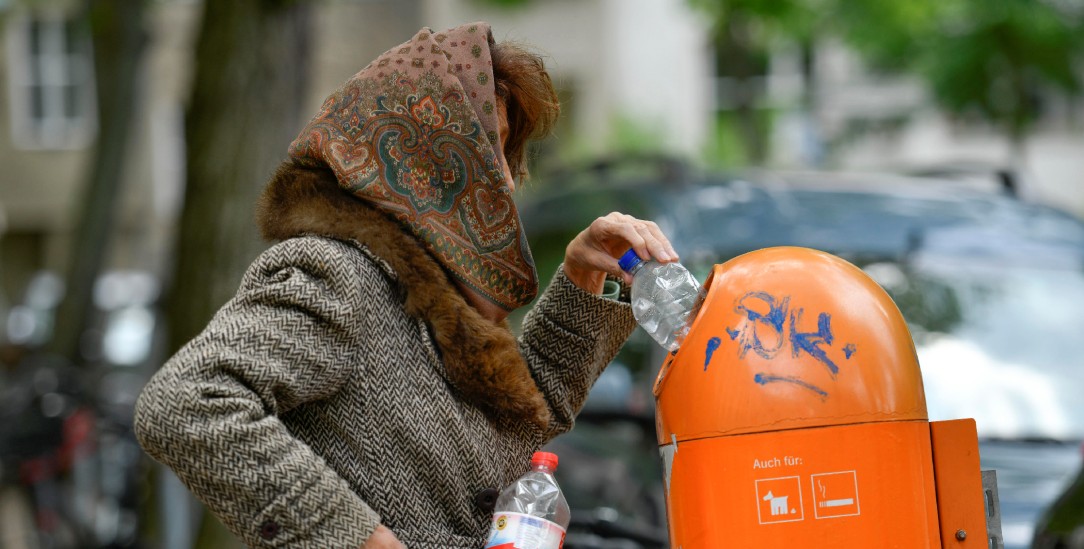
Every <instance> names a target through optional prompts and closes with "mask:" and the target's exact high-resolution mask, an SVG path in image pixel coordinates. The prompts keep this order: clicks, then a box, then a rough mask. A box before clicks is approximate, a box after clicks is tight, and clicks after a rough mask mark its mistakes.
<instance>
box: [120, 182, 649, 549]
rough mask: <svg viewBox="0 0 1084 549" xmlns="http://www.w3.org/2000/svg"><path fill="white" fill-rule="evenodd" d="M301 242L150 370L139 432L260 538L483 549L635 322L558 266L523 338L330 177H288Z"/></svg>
mask: <svg viewBox="0 0 1084 549" xmlns="http://www.w3.org/2000/svg"><path fill="white" fill-rule="evenodd" d="M261 224H262V229H263V231H264V233H265V235H266V236H269V237H271V238H275V239H283V241H282V242H281V243H279V244H277V245H275V246H273V247H272V248H270V249H269V250H268V251H267V252H265V253H264V254H263V255H262V256H260V257H259V259H257V260H256V261H255V262H254V263H253V265H252V266H251V267H250V268H249V270H248V272H247V273H246V274H245V276H244V279H243V280H242V282H241V286H240V289H239V290H238V292H237V295H236V296H235V297H234V298H233V299H232V300H231V301H230V302H229V303H227V304H226V305H225V306H224V307H223V308H222V309H221V310H220V311H219V312H218V314H217V315H216V316H215V317H214V319H213V320H212V321H211V323H210V324H209V325H208V326H207V328H206V329H205V330H204V332H203V333H201V334H200V335H199V336H198V337H196V338H195V339H194V340H192V341H191V342H190V343H189V344H188V345H186V346H185V347H184V348H183V349H181V350H180V351H179V352H178V353H177V354H176V355H175V356H174V357H173V358H172V359H171V360H170V361H169V362H168V363H167V364H166V365H165V366H164V367H163V368H162V369H161V370H160V371H159V372H158V373H157V374H156V375H155V376H154V378H153V379H152V380H151V381H150V383H149V384H148V385H147V387H146V388H145V389H144V392H143V394H142V395H141V397H140V399H139V402H138V405H137V408H136V433H137V435H138V437H139V440H140V442H141V443H142V445H143V447H144V448H145V449H146V450H147V452H148V453H149V454H151V455H152V456H153V457H154V458H156V459H158V460H159V461H161V462H163V463H165V464H166V465H168V466H169V467H171V468H172V469H173V470H174V471H176V472H177V474H178V475H179V476H180V478H181V479H182V480H183V481H184V482H185V484H186V485H187V486H188V487H189V488H190V489H191V490H192V491H193V492H194V493H195V494H196V495H197V496H198V497H199V498H200V499H201V500H203V501H204V502H205V503H206V504H207V505H208V507H209V508H210V509H211V510H212V511H213V512H214V513H215V514H216V515H217V516H219V517H220V518H221V519H222V520H223V521H224V522H225V524H226V525H227V526H229V527H230V529H231V530H232V531H233V532H234V533H235V534H236V535H238V536H239V537H241V538H242V539H243V540H244V541H245V542H246V543H247V544H248V545H250V546H253V547H313V548H333V547H355V548H356V547H360V546H361V545H362V544H363V543H364V541H365V539H366V538H367V537H368V536H369V534H370V533H371V532H372V531H373V529H374V528H375V527H376V526H377V524H379V523H383V524H385V525H386V526H388V527H389V528H391V529H392V530H393V531H394V532H395V534H396V535H397V536H398V537H399V539H400V540H401V541H402V542H403V543H404V544H405V545H406V546H407V547H408V548H410V549H448V548H463V549H468V548H470V549H478V548H480V547H481V545H482V543H483V541H484V538H485V535H486V532H487V528H488V524H489V520H490V513H491V509H490V508H489V507H488V506H487V503H488V504H490V505H491V504H492V499H489V500H488V501H486V502H483V501H482V500H484V499H486V498H480V497H477V496H478V495H479V494H485V493H486V490H487V489H489V490H490V491H489V494H490V495H491V494H492V489H499V488H501V487H504V486H506V485H507V484H509V483H510V482H512V481H513V480H514V479H515V478H517V477H518V476H519V475H520V474H521V473H522V472H523V471H524V470H525V468H526V466H527V462H528V460H529V457H530V454H531V452H533V451H534V450H536V449H538V448H539V447H541V446H542V445H543V444H544V443H545V442H546V441H548V440H549V439H550V438H552V437H553V436H555V435H557V434H559V433H561V432H563V431H565V430H567V429H569V428H570V427H571V425H572V421H573V417H574V416H575V414H576V413H577V411H578V410H579V409H580V407H581V406H582V404H583V402H584V400H585V398H586V395H587V392H588V389H589V388H590V386H591V384H592V383H593V382H594V381H595V379H596V378H597V377H598V375H599V374H600V373H601V371H602V369H603V368H604V367H605V365H606V364H607V363H608V362H609V361H610V360H611V358H612V357H613V356H614V354H616V352H617V350H618V348H619V347H620V345H621V344H622V343H623V342H624V340H625V339H626V338H627V336H628V335H629V333H630V332H631V331H632V329H633V327H634V321H633V319H632V315H631V312H630V310H629V307H628V305H627V304H624V303H619V302H617V301H614V300H608V299H603V298H600V297H598V296H594V295H590V294H588V293H586V292H584V291H582V290H580V289H579V288H577V287H576V286H574V285H573V284H571V283H570V282H569V281H568V279H567V278H565V277H564V276H563V274H562V273H560V272H559V273H558V274H557V276H556V277H555V279H554V281H553V283H552V284H551V285H550V287H549V288H548V289H547V290H546V291H545V292H544V293H543V295H542V297H541V298H540V300H539V302H538V303H537V305H536V306H535V307H534V309H533V310H532V311H531V312H530V313H529V314H528V316H527V318H526V320H525V321H524V327H523V331H522V332H523V333H522V336H521V337H520V338H519V339H518V341H517V340H516V339H515V338H514V337H513V336H512V334H511V332H510V331H509V330H508V328H507V326H499V325H495V324H493V323H492V322H489V321H487V320H485V319H483V318H482V317H480V316H479V315H478V314H477V313H476V312H475V311H474V309H473V308H471V307H470V306H468V305H467V304H466V302H465V301H464V300H463V299H462V297H461V296H460V295H459V294H458V292H457V291H456V290H455V289H454V287H453V286H452V285H451V283H450V282H449V280H448V279H447V277H446V276H445V275H444V274H443V271H442V270H441V269H440V267H438V266H437V265H436V263H435V262H433V261H432V260H431V259H430V258H429V257H428V256H427V255H426V254H425V252H423V251H422V250H421V248H420V247H419V246H418V245H417V243H416V242H415V241H414V240H413V239H412V238H411V237H409V236H407V235H406V234H405V233H403V232H402V231H401V230H399V228H398V226H397V225H396V224H395V223H394V222H392V221H390V220H388V219H386V218H384V217H383V216H382V215H381V214H379V213H377V212H375V211H373V210H371V209H369V208H367V207H366V206H364V204H363V203H361V202H360V201H358V200H356V199H354V198H352V197H350V196H349V195H346V194H345V193H343V192H341V191H339V190H338V188H337V187H336V186H335V183H334V180H333V179H331V180H329V174H328V173H326V172H323V171H320V170H309V169H299V168H296V167H292V168H287V169H283V170H280V173H279V174H278V175H277V177H276V178H275V179H274V180H273V182H272V184H271V185H270V186H269V188H268V190H267V192H266V193H265V202H264V205H263V209H262V210H261Z"/></svg>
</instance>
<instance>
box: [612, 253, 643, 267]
mask: <svg viewBox="0 0 1084 549" xmlns="http://www.w3.org/2000/svg"><path fill="white" fill-rule="evenodd" d="M641 262H643V260H642V259H640V256H638V255H636V250H634V249H632V248H629V251H627V252H625V255H623V256H621V259H618V260H617V264H618V266H620V267H621V270H622V271H625V272H626V273H631V272H632V269H633V267H635V266H637V265H639V264H640V263H641Z"/></svg>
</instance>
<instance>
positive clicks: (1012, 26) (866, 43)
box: [688, 0, 1084, 143]
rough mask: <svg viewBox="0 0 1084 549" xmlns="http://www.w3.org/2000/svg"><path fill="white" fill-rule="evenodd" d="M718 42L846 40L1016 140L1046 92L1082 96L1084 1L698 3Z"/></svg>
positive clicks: (950, 108) (879, 66) (879, 65)
mask: <svg viewBox="0 0 1084 549" xmlns="http://www.w3.org/2000/svg"><path fill="white" fill-rule="evenodd" d="M688 1H689V3H690V5H692V6H694V7H696V8H698V9H700V10H701V11H702V12H704V13H705V14H706V15H708V16H709V17H710V18H711V20H712V21H713V28H714V29H715V34H716V40H717V41H718V40H720V39H723V38H724V37H727V36H728V33H730V34H729V36H730V37H731V39H732V38H733V32H734V29H733V26H734V25H735V24H736V23H737V24H740V25H741V27H742V28H743V29H745V31H744V32H745V37H744V38H745V41H746V44H747V45H753V46H759V47H768V46H770V45H771V43H772V41H777V40H782V41H789V42H791V43H795V42H797V43H805V42H807V41H809V40H811V39H818V38H823V37H828V36H834V37H838V38H841V39H842V40H844V41H845V42H846V43H847V44H849V45H850V46H851V47H853V48H854V49H855V51H857V52H858V54H859V55H861V56H862V58H863V59H865V60H866V61H867V62H868V63H869V64H870V66H871V67H872V68H873V69H875V70H878V71H882V72H885V73H911V74H914V75H917V76H919V77H920V78H922V79H923V81H924V82H925V83H926V85H927V86H928V88H929V90H930V92H931V95H932V97H933V98H934V99H935V100H936V101H937V103H938V105H939V106H940V107H941V108H943V109H944V110H945V111H947V112H949V113H951V114H953V115H958V116H968V117H976V118H980V119H982V120H985V121H987V122H989V123H991V124H994V125H997V126H998V127H1000V128H1002V130H1003V132H1004V133H1005V134H1006V135H1007V136H1008V137H1010V138H1011V139H1012V140H1013V141H1014V142H1016V143H1019V142H1020V141H1022V140H1023V139H1024V137H1025V136H1026V135H1027V132H1028V131H1029V130H1030V128H1031V126H1032V124H1033V123H1034V121H1035V119H1036V118H1037V117H1038V115H1039V114H1040V113H1041V108H1042V105H1041V101H1040V100H1039V98H1040V97H1042V96H1044V95H1049V94H1050V93H1062V94H1070V95H1072V94H1077V93H1079V92H1080V89H1081V77H1080V67H1081V66H1084V7H1082V6H1081V4H1080V3H1079V2H1077V3H1072V2H1058V1H1057V0H903V1H901V0H688Z"/></svg>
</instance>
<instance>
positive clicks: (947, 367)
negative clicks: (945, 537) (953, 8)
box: [521, 158, 1084, 549]
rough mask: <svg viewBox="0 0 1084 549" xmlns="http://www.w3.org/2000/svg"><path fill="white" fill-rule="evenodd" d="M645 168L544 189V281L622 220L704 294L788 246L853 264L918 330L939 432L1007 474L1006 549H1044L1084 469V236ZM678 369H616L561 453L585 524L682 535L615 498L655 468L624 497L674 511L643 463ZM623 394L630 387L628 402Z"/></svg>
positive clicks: (894, 184)
mask: <svg viewBox="0 0 1084 549" xmlns="http://www.w3.org/2000/svg"><path fill="white" fill-rule="evenodd" d="M639 164H640V165H639V166H638V169H632V170H631V171H630V170H628V169H627V166H625V164H623V163H621V162H601V163H598V164H596V165H594V166H591V167H589V168H588V169H583V170H579V171H572V172H566V173H563V174H559V176H558V177H557V178H553V177H551V178H548V179H546V180H544V181H543V182H541V183H537V184H535V187H536V190H535V192H534V194H532V195H529V196H527V197H524V199H522V200H521V203H522V206H521V216H522V218H523V223H524V225H525V226H526V228H527V233H528V235H529V238H530V239H531V242H532V250H533V251H534V252H535V256H536V260H537V261H538V263H539V272H540V274H542V275H547V274H549V273H551V272H552V271H553V268H554V267H555V266H556V264H557V262H559V261H560V259H561V257H562V256H563V252H564V245H565V244H566V243H567V242H569V240H570V239H571V238H572V236H574V235H575V234H576V233H577V232H578V231H579V230H581V229H582V228H583V227H585V226H586V225H587V224H588V223H590V221H591V220H593V219H594V218H595V217H598V216H599V215H604V214H606V213H608V212H610V211H621V212H624V213H627V214H630V215H634V216H637V217H641V218H646V219H652V220H654V221H656V222H657V223H658V224H659V225H660V226H661V227H662V229H663V230H664V232H666V233H667V234H668V235H669V237H670V238H671V240H672V241H673V242H674V245H675V247H676V248H677V250H678V252H679V253H680V254H681V256H682V261H683V263H684V264H685V265H686V266H688V267H689V268H690V270H691V271H693V273H694V274H695V275H696V276H697V278H698V279H699V280H704V279H705V278H706V275H707V274H708V272H709V271H710V270H711V268H712V266H713V265H715V264H719V263H723V262H725V261H727V260H728V259H730V258H733V257H735V256H738V255H740V254H743V253H746V252H749V251H752V250H756V249H760V248H765V247H770V246H783V245H787V246H804V247H809V248H814V249H818V250H822V251H826V252H829V253H832V254H835V255H838V256H840V257H843V258H844V259H847V260H848V261H850V262H852V263H854V264H855V265H857V266H859V267H860V268H862V269H863V270H864V271H865V272H866V273H867V274H869V275H870V276H871V277H872V278H873V279H874V280H876V281H877V282H878V283H880V284H881V285H882V287H884V288H885V290H887V291H888V293H889V294H890V295H891V296H892V297H893V299H894V300H895V302H896V303H897V305H898V306H899V308H900V310H901V312H902V313H903V315H904V318H905V319H906V320H907V322H908V325H909V327H910V329H911V335H912V337H913V338H914V340H915V344H916V348H917V350H918V356H919V362H920V365H921V369H922V375H923V381H924V385H925V390H926V399H927V404H928V410H929V416H930V419H931V420H943V419H954V418H964V417H972V418H975V420H976V422H977V426H978V433H979V437H980V454H981V460H982V467H983V469H984V470H987V469H995V470H997V477H998V485H999V492H1000V503H1001V512H1002V530H1003V535H1004V540H1005V547H1007V548H1009V549H1013V548H1016V549H1021V548H1024V547H1027V546H1029V544H1030V543H1031V539H1032V535H1033V531H1034V528H1035V522H1036V520H1037V518H1038V516H1039V514H1040V513H1041V512H1042V510H1043V509H1044V508H1045V507H1046V506H1047V505H1049V504H1050V503H1051V502H1052V501H1053V500H1054V499H1055V498H1056V497H1057V495H1058V494H1059V492H1061V490H1062V489H1064V487H1065V486H1066V485H1067V483H1069V482H1070V481H1071V480H1072V478H1073V477H1074V476H1075V474H1076V472H1077V471H1078V470H1079V469H1080V467H1081V458H1080V454H1079V451H1078V449H1079V447H1080V443H1081V440H1082V439H1084V398H1081V395H1084V355H1082V354H1081V353H1080V352H1078V347H1077V344H1076V341H1077V340H1078V337H1079V336H1078V334H1079V330H1080V327H1081V326H1084V222H1082V221H1081V220H1080V219H1078V218H1076V217H1074V216H1072V215H1070V214H1068V213H1065V212H1062V211H1059V210H1057V209H1054V208H1051V207H1047V206H1042V205H1037V204H1032V203H1027V202H1023V201H1020V200H1018V199H1016V198H1014V197H1013V196H1011V195H1009V194H1007V193H1004V192H1003V191H1002V190H1000V189H997V188H996V187H995V188H993V189H991V190H983V189H979V188H976V187H975V186H974V185H968V184H962V183H960V182H958V181H953V180H941V179H934V178H929V177H905V176H895V175H885V174H839V173H779V172H751V173H745V174H740V175H734V174H731V175H719V174H710V173H700V172H697V171H695V170H692V169H689V168H687V167H684V166H682V165H680V164H679V163H675V162H673V161H672V160H669V159H659V158H652V159H648V161H647V162H646V164H645V163H642V162H641V163H639ZM663 356H664V355H663V352H662V350H661V349H660V348H658V347H657V346H655V345H653V344H652V343H651V342H650V340H649V339H647V336H646V335H645V334H643V333H642V331H640V330H637V332H636V333H635V334H634V337H633V338H632V339H631V340H630V342H629V343H628V344H627V345H626V346H625V348H624V349H623V350H622V353H621V354H620V355H619V356H618V358H617V360H616V361H615V365H616V366H617V368H616V369H615V370H616V371H617V372H618V373H617V374H611V373H610V372H609V370H608V371H607V373H606V374H604V376H603V379H602V380H600V383H599V385H598V386H596V388H595V390H594V391H593V392H592V393H591V396H590V398H589V399H588V403H587V405H586V407H585V410H584V414H583V415H582V416H581V418H580V420H579V422H578V423H577V426H576V428H575V429H573V430H572V432H570V433H568V434H567V435H565V436H563V437H561V438H559V439H558V440H556V441H554V443H553V445H554V446H555V447H556V448H557V449H558V451H563V452H565V454H564V455H562V466H561V468H560V469H559V470H558V473H559V476H560V474H561V473H565V474H566V475H569V476H568V477H567V478H568V482H566V483H564V484H562V486H566V485H575V488H574V489H566V490H567V491H569V492H570V497H569V499H570V505H571V506H572V507H573V508H574V509H581V510H591V509H597V508H603V509H607V511H606V512H607V513H609V516H610V517H611V522H615V523H620V522H622V521H624V522H625V523H629V522H631V523H639V524H641V525H649V526H651V527H653V528H657V529H660V530H661V531H663V532H665V515H664V514H663V515H662V518H659V516H658V513H659V511H658V509H657V508H655V509H650V510H649V509H648V508H649V506H648V505H647V503H646V501H647V500H648V499H650V498H648V497H646V496H640V495H635V496H631V495H629V494H623V495H613V496H612V497H611V498H610V499H606V497H605V495H606V491H607V490H610V491H613V490H614V489H613V488H612V487H608V485H609V484H612V483H621V482H622V480H621V479H614V478H613V477H614V476H620V474H623V473H625V472H628V474H629V475H637V474H640V475H642V473H640V471H642V470H644V468H645V466H647V465H655V466H654V469H652V471H653V475H654V476H653V477H652V478H651V479H649V480H645V479H643V478H642V476H641V477H636V476H630V477H626V478H625V479H624V482H626V483H628V484H631V485H635V486H637V488H636V489H635V490H633V491H634V492H636V494H640V493H649V492H652V490H654V491H655V492H656V493H657V494H661V489H659V488H658V486H660V484H659V482H660V481H659V479H660V478H661V467H659V466H658V463H657V462H658V457H657V456H652V455H650V453H649V451H648V450H647V449H646V448H642V447H645V446H654V422H653V402H652V400H651V395H650V384H651V381H652V379H653V377H654V374H655V371H656V368H657V367H658V365H659V364H661V362H662V359H663ZM613 376H616V377H628V378H629V379H628V380H627V383H624V385H622V386H621V387H617V386H616V385H615V380H614V379H611V378H612V377H613ZM619 419H620V421H622V422H623V423H624V424H626V425H630V426H639V428H640V430H641V431H642V433H641V435H640V436H639V437H632V436H628V435H627V436H626V437H625V440H624V443H619V442H614V441H608V440H607V439H606V438H604V437H605V436H609V437H615V436H618V435H619V434H620V433H621V432H622V431H621V429H617V428H614V427H613V426H612V424H613V423H614V422H615V421H618V420H619ZM629 429H633V428H632V427H629ZM633 430H634V429H633ZM645 441H646V442H645ZM565 455H568V457H567V458H566V457H565ZM649 469H650V467H649ZM586 471H592V472H586ZM619 473H620V474H619ZM571 475H576V476H577V477H580V478H575V479H573V478H572V477H571ZM585 479H586V480H585ZM653 487H654V488H653ZM582 492H586V493H582ZM657 494H656V497H657ZM637 501H638V502H639V503H636V504H635V505H633V502H637ZM570 536H571V533H570ZM571 539H572V538H571V537H570V540H571ZM648 546H651V545H631V546H630V547H648ZM600 547H601V546H600Z"/></svg>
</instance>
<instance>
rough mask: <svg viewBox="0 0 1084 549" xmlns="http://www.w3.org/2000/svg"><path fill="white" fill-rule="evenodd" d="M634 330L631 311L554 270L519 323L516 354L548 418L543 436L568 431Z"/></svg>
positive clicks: (623, 304) (560, 269)
mask: <svg viewBox="0 0 1084 549" xmlns="http://www.w3.org/2000/svg"><path fill="white" fill-rule="evenodd" d="M635 327H636V320H635V319H634V318H633V316H632V307H631V306H630V305H629V304H628V303H626V302H622V301H618V300H614V299H608V298H604V297H600V296H597V295H594V294H592V293H590V292H587V291H585V290H583V289H581V288H580V287H578V286H576V285H575V284H573V283H572V281H570V280H569V279H568V277H567V276H565V272H564V266H563V265H562V266H561V267H559V268H558V270H557V274H556V275H555V276H554V277H553V281H552V282H550V285H549V287H548V288H547V289H546V291H545V292H544V293H543V294H542V296H541V297H540V298H539V300H538V303H536V304H535V306H534V308H533V309H531V311H530V312H529V313H527V316H526V317H525V318H524V320H523V330H522V334H521V336H520V338H519V342H520V350H521V351H522V353H523V356H524V357H525V358H526V360H527V365H528V367H529V368H530V369H531V373H532V375H533V376H534V378H535V381H536V382H537V383H538V386H539V388H540V389H541V390H542V394H543V395H545V398H546V401H547V403H548V404H549V406H550V409H551V411H552V412H553V418H554V425H552V428H551V430H550V433H549V436H556V435H557V434H560V433H563V432H565V431H567V430H569V429H571V428H572V423H573V420H574V419H575V416H576V414H577V413H579V411H580V409H581V408H582V407H583V404H584V401H586V400H587V393H588V392H589V391H590V389H591V386H592V385H594V383H595V380H597V379H598V376H599V375H600V374H601V373H602V370H603V369H605V368H606V365H607V364H609V363H610V361H611V360H613V358H614V356H616V355H617V352H618V350H620V349H621V345H623V344H624V343H625V340H626V339H628V337H629V334H631V333H632V330H633V329H634V328H635Z"/></svg>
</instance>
